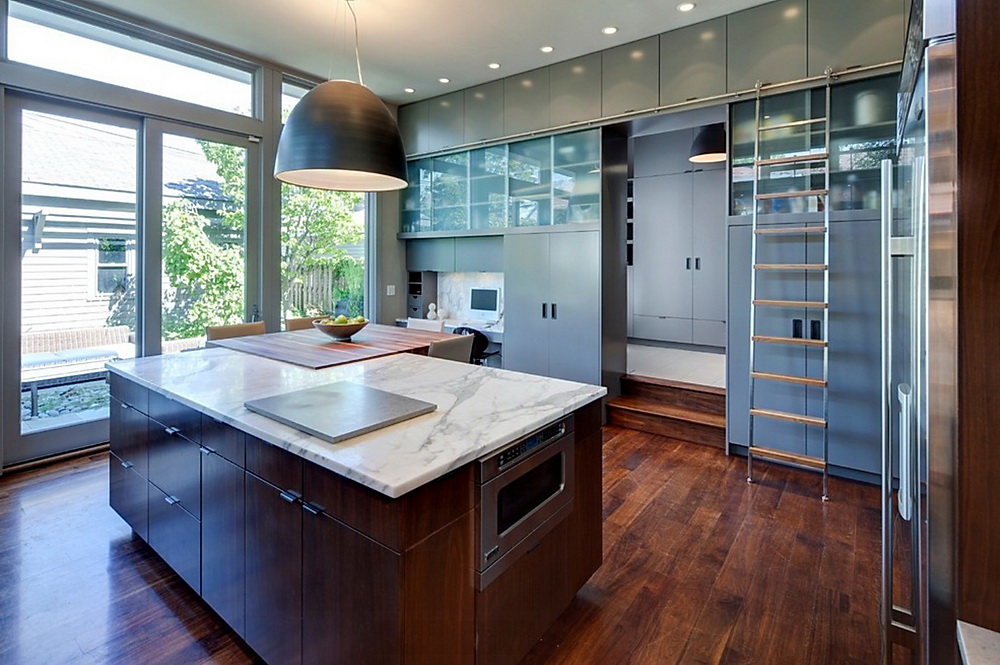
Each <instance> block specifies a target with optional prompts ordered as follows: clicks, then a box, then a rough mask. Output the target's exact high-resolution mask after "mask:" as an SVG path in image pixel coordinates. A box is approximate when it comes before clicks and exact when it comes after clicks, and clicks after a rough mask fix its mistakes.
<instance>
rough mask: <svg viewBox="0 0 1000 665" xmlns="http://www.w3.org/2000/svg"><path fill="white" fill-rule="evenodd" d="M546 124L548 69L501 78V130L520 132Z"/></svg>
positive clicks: (511, 132)
mask: <svg viewBox="0 0 1000 665" xmlns="http://www.w3.org/2000/svg"><path fill="white" fill-rule="evenodd" d="M549 126H550V125H549V68H548V67H543V68H541V69H535V70H532V71H530V72H525V73H523V74H518V75H516V76H511V77H509V78H506V79H504V82H503V128H504V133H505V134H520V133H521V132H530V131H534V130H536V129H544V128H546V127H549Z"/></svg>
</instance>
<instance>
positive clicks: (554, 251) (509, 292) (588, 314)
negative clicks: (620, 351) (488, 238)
mask: <svg viewBox="0 0 1000 665" xmlns="http://www.w3.org/2000/svg"><path fill="white" fill-rule="evenodd" d="M600 249H601V248H600V232H599V231H577V232H572V233H531V234H513V235H509V236H507V237H506V238H505V239H504V290H505V293H504V337H503V359H504V368H505V369H512V370H517V371H521V372H528V373H531V374H541V375H544V376H551V377H556V378H560V379H568V380H571V381H581V382H586V383H592V384H600V382H601V304H600V303H601V277H600V257H601V255H600Z"/></svg>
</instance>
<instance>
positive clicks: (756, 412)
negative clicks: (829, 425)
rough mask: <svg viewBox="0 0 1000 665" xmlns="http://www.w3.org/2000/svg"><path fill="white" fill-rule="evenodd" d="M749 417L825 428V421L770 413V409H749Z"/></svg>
mask: <svg viewBox="0 0 1000 665" xmlns="http://www.w3.org/2000/svg"><path fill="white" fill-rule="evenodd" d="M750 415H751V416H761V417H763V418H774V419H775V420H787V421H788V422H792V423H799V424H801V425H813V426H814V427H826V421H825V420H823V419H822V418H817V417H815V416H803V415H801V414H798V413H785V412H784V411H771V410H770V409H757V408H753V409H750Z"/></svg>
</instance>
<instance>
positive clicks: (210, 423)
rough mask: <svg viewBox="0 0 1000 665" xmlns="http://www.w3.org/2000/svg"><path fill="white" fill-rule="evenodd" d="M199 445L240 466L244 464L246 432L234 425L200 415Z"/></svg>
mask: <svg viewBox="0 0 1000 665" xmlns="http://www.w3.org/2000/svg"><path fill="white" fill-rule="evenodd" d="M201 445H202V446H204V447H205V448H208V450H209V451H210V452H213V453H216V454H218V455H220V456H222V457H224V458H226V459H227V460H229V461H230V462H232V463H233V464H236V465H237V466H239V467H240V468H243V467H245V466H246V434H244V433H243V432H242V431H241V430H238V429H236V428H235V427H231V426H229V425H226V424H225V423H220V422H219V421H218V420H216V419H214V418H211V417H210V416H206V415H202V417H201Z"/></svg>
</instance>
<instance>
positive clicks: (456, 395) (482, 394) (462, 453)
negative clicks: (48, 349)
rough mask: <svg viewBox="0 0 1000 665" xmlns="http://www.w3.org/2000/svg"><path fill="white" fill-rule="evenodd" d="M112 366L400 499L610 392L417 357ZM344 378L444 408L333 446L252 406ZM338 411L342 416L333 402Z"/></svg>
mask: <svg viewBox="0 0 1000 665" xmlns="http://www.w3.org/2000/svg"><path fill="white" fill-rule="evenodd" d="M107 367H108V369H109V370H110V371H112V372H115V373H116V374H120V375H121V376H124V377H126V378H128V379H131V380H133V381H135V382H137V383H139V384H140V385H143V386H146V387H147V388H150V389H152V390H155V391H157V392H160V393H162V394H164V395H166V396H168V397H171V398H173V399H176V400H177V401H178V402H181V403H183V404H186V405H187V406H190V407H192V408H194V409H197V410H199V411H201V412H203V413H206V414H208V415H209V416H212V417H213V418H216V419H217V420H219V421H221V422H224V423H227V424H229V425H232V426H234V427H236V428H238V429H241V430H243V431H245V432H247V433H249V434H252V435H253V436H256V437H258V438H260V439H263V440H264V441H267V442H268V443H271V444H273V445H276V446H280V447H282V448H284V449H286V450H288V451H290V452H292V453H294V454H296V455H299V456H301V457H303V458H305V459H308V460H310V461H312V462H315V463H316V464H318V465H320V466H323V467H325V468H328V469H331V470H332V471H335V472H337V473H339V474H341V475H343V476H345V477H347V478H351V479H352V480H355V481H357V482H359V483H361V484H362V485H365V486H367V487H370V488H372V489H374V490H377V491H379V492H381V493H383V494H385V495H387V496H389V497H393V498H395V497H399V496H401V495H403V494H405V493H406V492H408V491H410V490H412V489H415V488H417V487H420V486H421V485H423V484H425V483H427V482H429V481H431V480H434V479H436V478H439V477H441V476H443V475H445V474H446V473H448V472H449V471H451V470H453V469H456V468H458V467H460V466H462V465H463V464H466V463H468V462H470V461H472V460H475V459H478V458H479V457H482V456H484V455H487V454H489V453H491V452H493V451H495V450H497V449H499V448H501V447H503V446H504V445H506V444H508V443H510V442H512V441H514V440H515V439H517V438H519V437H521V436H523V435H525V434H527V433H529V432H532V431H534V430H535V429H538V428H539V427H541V426H543V425H545V424H547V423H549V422H551V421H553V420H555V419H557V418H559V417H561V416H564V415H566V414H569V413H571V412H572V411H574V410H575V409H578V408H579V407H581V406H583V405H585V404H588V403H590V402H592V401H594V400H596V399H600V398H601V397H602V396H604V395H605V394H606V393H607V390H606V389H605V388H604V387H602V386H593V385H588V384H582V383H575V382H572V381H563V380H561V379H550V378H546V377H541V376H534V375H532V374H522V373H520V372H511V371H507V370H502V369H494V368H490V367H480V366H477V365H471V364H465V363H457V362H453V361H450V360H441V359H437V358H427V357H424V356H418V355H415V354H409V353H401V354H397V355H393V356H385V357H382V358H374V359H372V360H365V361H362V362H357V363H351V364H349V365H340V366H337V367H331V368H328V369H321V370H312V369H308V368H305V367H299V366H297V365H292V364H289V363H283V362H280V361H276V360H269V359H267V358H261V357H259V356H253V355H250V354H246V353H240V352H239V351H232V350H230V349H224V348H210V349H202V350H198V351H192V352H187V353H176V354H169V355H163V356H153V357H149V358H136V359H129V360H119V361H114V362H109V363H108V365H107ZM335 381H352V382H355V383H359V384H361V385H365V386H369V387H372V388H378V389H380V390H385V391H388V392H392V393H396V394H399V395H405V396H407V397H412V398H415V399H420V400H425V401H427V402H432V403H434V404H436V405H437V410H435V411H433V412H432V413H428V414H425V415H422V416H417V417H416V418H413V419H411V420H407V421H405V422H402V423H398V424H396V425H392V426H389V427H386V428H383V429H379V430H376V431H374V432H369V433H367V434H363V435H361V436H358V437H355V438H352V439H348V440H346V441H342V442H340V443H336V444H331V443H327V442H326V441H323V440H321V439H318V438H316V437H314V436H311V435H309V434H306V433H305V432H301V431H299V430H296V429H294V428H292V427H289V426H287V425H283V424H281V423H279V422H277V421H275V420H271V419H269V418H267V417H265V416H262V415H260V414H257V413H253V412H251V411H249V410H248V409H247V408H246V407H245V406H244V405H243V403H244V402H246V401H247V400H252V399H260V398H263V397H271V396H273V395H280V394H283V393H287V392H292V391H294V390H301V389H303V388H309V387H312V386H318V385H323V384H327V383H333V382H335ZM331 417H336V409H335V407H333V406H331Z"/></svg>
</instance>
